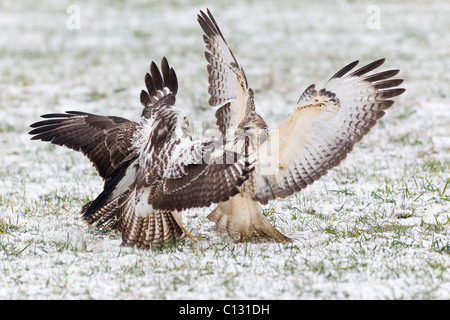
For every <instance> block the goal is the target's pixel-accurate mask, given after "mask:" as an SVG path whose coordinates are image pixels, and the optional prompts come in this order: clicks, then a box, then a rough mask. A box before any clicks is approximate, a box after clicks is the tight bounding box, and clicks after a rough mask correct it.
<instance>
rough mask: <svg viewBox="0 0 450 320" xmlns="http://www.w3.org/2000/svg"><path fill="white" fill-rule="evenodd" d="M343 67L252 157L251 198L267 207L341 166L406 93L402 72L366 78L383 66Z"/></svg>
mask: <svg viewBox="0 0 450 320" xmlns="http://www.w3.org/2000/svg"><path fill="white" fill-rule="evenodd" d="M357 63H358V61H355V62H352V63H351V64H349V65H347V66H346V67H344V68H343V69H342V70H340V71H339V72H337V73H336V74H335V75H334V76H333V77H331V79H330V80H329V81H328V82H327V84H326V85H325V86H324V88H323V89H321V90H319V91H316V90H315V86H314V85H312V86H310V87H308V88H307V89H306V90H305V92H304V93H303V94H302V95H301V97H300V99H299V101H298V103H297V106H296V108H295V110H294V111H293V112H292V114H291V115H290V116H289V117H288V118H287V119H286V121H285V122H283V123H282V124H281V126H280V127H279V128H278V129H277V130H274V132H272V133H271V134H270V136H269V137H268V139H267V140H266V141H265V142H264V143H263V144H261V145H260V147H259V148H258V150H257V151H256V152H255V153H254V154H252V155H251V157H250V162H252V161H255V162H256V166H255V173H254V175H255V176H256V177H255V181H256V185H255V188H254V190H255V191H254V194H253V198H254V199H255V200H258V201H260V202H261V203H263V204H266V203H267V202H268V201H269V200H272V199H275V198H277V197H286V196H289V195H291V194H293V193H294V192H297V191H300V190H301V189H303V188H305V187H306V186H307V185H309V184H311V183H313V182H314V181H315V180H317V179H319V178H320V177H322V176H323V175H325V174H326V173H327V172H328V170H330V169H331V168H333V167H335V166H337V165H338V164H339V163H340V162H341V161H342V160H344V159H345V158H346V157H347V154H348V153H349V152H351V150H352V149H353V147H354V145H355V143H357V142H359V141H360V140H361V139H362V138H363V136H364V135H366V134H367V133H368V132H369V130H370V128H372V127H373V126H374V125H375V124H376V122H377V120H378V119H380V118H381V117H382V116H383V115H384V114H385V113H384V110H386V109H388V108H389V107H391V106H392V104H393V103H394V101H393V100H388V99H390V98H393V97H396V96H398V95H400V94H402V93H403V92H404V91H405V89H402V88H396V86H398V85H400V84H401V83H402V82H403V80H402V79H390V78H391V77H393V76H395V75H396V74H397V73H398V70H388V71H383V72H379V73H376V74H372V75H368V73H369V72H371V71H373V70H375V69H376V68H378V67H379V66H381V65H382V64H383V63H384V59H380V60H377V61H374V62H372V63H370V64H368V65H366V66H364V67H362V68H360V69H357V70H356V71H354V72H352V73H349V72H351V70H352V69H353V68H354V67H355V66H356V65H357Z"/></svg>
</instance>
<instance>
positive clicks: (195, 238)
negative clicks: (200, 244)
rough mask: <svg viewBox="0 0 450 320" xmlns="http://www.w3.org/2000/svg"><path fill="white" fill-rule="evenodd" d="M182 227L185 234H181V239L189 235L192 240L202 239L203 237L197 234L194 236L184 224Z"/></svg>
mask: <svg viewBox="0 0 450 320" xmlns="http://www.w3.org/2000/svg"><path fill="white" fill-rule="evenodd" d="M181 229H182V230H183V232H184V234H183V235H182V236H181V239H182V240H184V238H186V237H188V238H189V239H191V240H197V241H200V240H201V239H200V238H199V237H197V236H194V235H193V234H192V233H190V232H189V231H187V229H186V228H185V227H184V226H183V227H181Z"/></svg>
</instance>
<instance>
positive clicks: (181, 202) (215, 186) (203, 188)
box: [150, 140, 253, 211]
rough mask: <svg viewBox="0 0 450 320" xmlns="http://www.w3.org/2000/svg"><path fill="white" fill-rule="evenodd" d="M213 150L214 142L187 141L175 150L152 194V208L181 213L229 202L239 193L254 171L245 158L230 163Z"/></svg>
mask: <svg viewBox="0 0 450 320" xmlns="http://www.w3.org/2000/svg"><path fill="white" fill-rule="evenodd" d="M214 151H215V149H214V141H212V140H210V141H193V142H191V141H189V142H188V141H186V142H185V143H184V144H180V145H179V146H178V147H177V148H176V149H174V151H173V153H172V154H171V155H170V158H169V159H168V162H167V164H166V166H165V172H164V176H163V178H162V181H161V183H160V184H159V186H158V188H157V189H156V190H154V192H153V195H152V198H151V201H150V202H151V203H152V206H153V207H154V208H156V209H161V210H178V211H181V210H183V209H188V208H195V207H205V206H209V205H211V204H212V203H218V202H220V201H226V200H228V199H229V198H230V197H232V196H234V195H236V194H237V193H239V190H238V187H239V186H241V185H242V184H243V183H244V182H245V181H246V180H247V179H248V174H249V172H251V171H252V170H253V169H252V168H251V166H250V165H249V164H248V163H247V162H246V160H245V159H244V158H241V159H237V161H229V162H227V161H225V160H226V157H225V154H221V155H220V156H214V157H213V156H212V155H213V153H214ZM220 152H222V151H220ZM234 156H235V158H237V157H238V155H237V154H234Z"/></svg>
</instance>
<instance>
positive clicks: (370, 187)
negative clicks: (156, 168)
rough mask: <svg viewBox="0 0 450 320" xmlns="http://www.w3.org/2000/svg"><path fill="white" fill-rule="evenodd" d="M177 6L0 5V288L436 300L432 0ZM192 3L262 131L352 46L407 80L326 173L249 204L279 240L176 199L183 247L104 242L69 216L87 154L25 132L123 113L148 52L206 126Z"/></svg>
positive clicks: (436, 39) (449, 155)
mask: <svg viewBox="0 0 450 320" xmlns="http://www.w3.org/2000/svg"><path fill="white" fill-rule="evenodd" d="M186 2H187V1H186ZM190 2H191V3H190V4H180V3H179V2H178V1H160V2H156V1H136V2H132V3H130V2H122V1H96V2H93V1H81V0H80V1H77V2H76V3H72V2H71V1H56V0H55V1H44V2H43V3H42V4H41V2H39V4H38V2H36V1H31V0H30V1H20V2H18V1H13V0H10V1H2V2H1V4H0V29H1V32H0V74H1V80H0V145H1V150H0V164H1V165H0V298H1V299H61V298H62V299H181V298H187V299H227V298H237V299H241V298H248V299H450V268H449V267H450V213H449V211H450V106H449V100H450V99H449V94H450V92H449V83H450V76H449V74H450V73H449V72H448V70H450V34H449V33H448V32H447V31H448V30H449V28H450V20H449V19H448V17H449V14H450V4H449V2H448V1H446V0H442V1H396V2H395V3H391V2H377V1H370V2H356V1H338V2H335V1H322V2H306V1H305V2H302V1H296V0H277V1H269V0H264V1H248V2H244V1H227V2H221V3H215V2H213V1H209V2H208V3H207V4H206V3H205V1H190ZM183 3H185V2H183ZM71 5H76V6H77V7H70V6H71ZM207 6H208V7H209V8H210V9H211V10H212V12H213V13H214V15H215V17H216V19H217V21H218V23H219V25H220V26H221V28H222V31H223V32H224V34H225V37H226V38H227V40H228V43H229V45H230V46H231V47H232V48H233V50H234V53H235V55H236V56H237V58H238V60H239V61H240V62H241V63H242V64H243V66H244V68H245V71H246V73H247V76H248V79H249V82H250V85H251V86H252V87H254V89H255V91H256V99H257V109H258V110H259V112H260V113H261V114H262V115H263V116H264V117H265V119H266V120H268V122H269V124H270V125H271V126H272V127H274V126H276V125H277V124H279V123H281V121H283V119H284V118H285V117H287V115H288V114H289V113H290V110H292V107H293V105H294V103H295V101H296V100H297V98H298V96H299V95H300V93H301V92H302V91H303V90H304V89H305V88H306V87H307V86H308V85H310V84H312V83H316V84H317V85H319V86H320V85H321V84H323V83H324V82H325V81H326V80H327V79H328V78H329V77H330V76H331V75H332V74H333V73H335V72H336V71H337V70H338V69H339V68H341V67H342V66H344V65H346V64H347V63H349V62H351V61H353V60H356V59H360V60H361V61H362V63H368V62H371V61H372V60H374V59H378V58H381V57H385V58H386V59H387V62H386V65H385V68H400V69H401V73H400V76H401V77H403V78H404V79H405V83H404V87H405V88H406V89H407V92H406V93H405V94H404V95H403V96H401V97H400V98H399V99H397V103H396V104H395V105H394V107H393V108H392V109H391V110H389V111H388V113H387V115H386V117H385V118H383V119H382V120H381V121H380V122H379V124H378V125H377V126H376V127H375V128H374V129H373V130H372V131H371V132H370V134H369V135H368V136H367V137H366V138H365V139H363V141H362V142H361V143H360V144H359V145H358V146H357V147H356V148H355V150H354V152H353V153H352V154H351V155H350V156H349V157H348V158H347V160H346V161H345V162H344V163H343V164H342V165H341V166H340V167H339V168H337V169H335V170H333V171H331V172H330V173H329V175H328V176H326V177H324V178H323V179H321V180H320V181H318V182H316V183H315V184H314V185H313V186H311V187H309V188H307V189H306V190H304V191H303V192H301V193H300V194H297V195H294V196H292V197H290V198H287V199H284V200H279V201H276V202H272V203H271V204H270V205H268V206H266V207H265V213H266V214H267V215H268V216H269V218H270V219H271V221H272V222H273V223H274V224H275V225H276V227H277V228H279V229H280V230H281V231H282V232H283V233H284V234H286V235H288V236H290V237H293V238H294V239H295V241H294V243H292V244H286V245H284V244H277V243H266V242H263V243H261V242H260V243H258V242H255V243H236V242H234V241H231V240H230V239H228V238H227V237H226V236H222V235H217V234H216V233H215V231H214V229H213V226H212V224H211V223H210V222H209V221H208V220H207V219H206V218H205V217H206V215H207V214H208V212H209V211H210V208H208V209H196V210H189V211H187V212H185V221H186V225H187V227H188V229H189V230H191V231H192V233H194V234H196V235H198V236H200V237H201V238H202V241H200V242H196V243H192V242H182V243H178V244H176V245H175V246H171V247H167V248H163V249H154V250H150V251H142V250H138V249H135V248H124V247H121V246H120V242H121V240H120V236H118V235H117V234H114V233H104V232H101V231H98V230H95V229H92V228H90V227H87V226H85V225H84V224H83V223H82V222H81V221H80V219H79V217H78V212H79V209H80V207H81V205H82V204H83V203H84V202H86V201H87V200H89V199H92V198H93V197H95V196H96V195H97V194H98V193H99V192H100V191H101V187H102V183H101V181H100V179H99V178H98V176H97V175H96V173H95V171H94V169H93V168H92V166H91V165H90V163H89V161H88V160H86V159H85V158H84V157H83V156H82V155H81V154H77V153H75V152H73V151H71V150H68V149H65V148H61V147H55V146H51V145H49V144H46V143H42V142H36V141H30V140H29V136H28V135H27V132H28V131H29V128H28V126H29V124H30V123H32V122H34V121H37V120H38V119H39V115H41V114H43V113H48V112H60V111H64V110H83V111H87V112H93V113H102V114H110V115H119V116H123V117H127V118H130V119H133V120H136V119H137V118H138V116H139V115H140V112H141V107H140V103H139V92H140V90H141V89H142V88H143V87H144V83H143V79H144V74H145V72H147V69H148V66H149V64H150V61H151V60H156V61H157V62H158V63H159V61H160V60H161V58H162V57H163V56H166V57H167V58H168V59H169V62H170V63H171V65H173V66H174V68H175V69H176V71H177V74H178V77H179V81H180V90H179V94H178V100H177V104H178V106H180V107H182V108H183V109H184V110H186V112H187V113H188V115H189V117H190V119H191V120H192V121H196V120H199V119H201V120H203V121H204V126H205V127H206V126H207V125H212V124H213V123H214V117H213V110H211V109H210V108H209V107H207V104H206V101H207V98H208V95H207V90H206V88H207V80H206V79H207V78H206V68H205V61H204V57H203V50H204V49H203V41H202V34H201V29H200V27H199V26H198V24H197V21H196V14H197V12H198V10H200V9H204V8H206V7H207ZM370 6H372V7H370ZM68 8H69V9H70V10H69V13H67V11H66V10H67V9H68ZM73 8H75V11H71V10H72V9H73ZM368 8H369V13H368ZM76 9H79V10H80V11H79V13H80V16H79V17H80V20H79V22H80V25H79V26H80V28H79V29H70V28H68V25H69V27H71V26H75V27H76V26H77V25H76V23H77V21H76V20H75V21H74V20H72V18H74V16H71V14H73V13H74V12H75V13H76ZM373 10H375V11H373ZM377 10H379V12H380V20H376V13H377V12H378V11H377ZM374 14H375V16H374ZM75 18H76V17H75ZM372 18H375V20H373V19H372ZM73 23H75V25H74V24H73Z"/></svg>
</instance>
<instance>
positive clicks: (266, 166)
mask: <svg viewBox="0 0 450 320" xmlns="http://www.w3.org/2000/svg"><path fill="white" fill-rule="evenodd" d="M198 21H199V23H200V26H201V27H202V29H203V31H204V37H203V38H204V41H205V44H206V49H207V51H206V52H205V56H206V60H207V62H208V65H207V70H208V75H209V78H208V80H209V89H208V92H209V94H210V99H209V104H210V105H211V106H213V107H216V106H220V108H219V109H218V110H217V111H216V118H217V125H218V127H219V130H220V131H221V132H222V133H223V135H224V136H225V137H226V141H227V144H226V145H227V147H228V148H230V141H233V143H231V148H230V149H233V150H236V149H237V150H240V151H241V152H244V154H245V155H247V156H248V159H249V162H250V163H254V164H255V170H254V171H253V172H252V173H251V174H250V178H249V180H247V181H246V182H245V183H244V184H243V185H242V186H241V187H240V191H241V192H240V193H239V194H237V195H236V196H234V197H233V198H231V199H230V200H229V201H227V202H224V203H219V204H218V205H217V207H216V209H215V210H214V211H213V212H212V213H211V214H210V215H209V216H208V218H209V219H210V220H211V221H214V222H216V227H217V229H218V231H219V232H225V231H227V232H228V234H229V235H230V236H232V237H240V238H241V239H243V238H244V237H247V236H268V237H270V238H273V239H275V240H277V241H282V242H284V241H289V238H288V237H286V236H284V235H282V234H281V233H280V232H279V231H278V230H276V229H275V228H274V227H273V226H272V225H271V224H270V223H269V221H268V220H267V218H266V217H265V216H264V215H263V214H262V210H261V207H260V205H259V204H258V202H259V203H261V204H267V203H268V202H269V201H270V200H273V199H276V198H284V197H287V196H289V195H292V194H293V193H294V192H298V191H300V190H301V189H303V188H306V186H308V185H309V184H311V183H313V182H314V181H315V180H317V179H319V178H320V177H322V176H324V175H325V174H326V173H327V172H328V170H330V169H331V168H333V167H335V166H337V165H338V164H339V163H340V162H341V161H342V160H343V159H345V157H346V156H347V154H348V153H349V152H350V151H351V150H352V149H353V146H354V145H355V143H357V142H358V141H360V140H361V139H362V137H363V136H364V135H365V134H367V133H368V132H369V130H370V128H371V127H373V126H374V125H375V123H376V121H377V120H378V119H379V118H381V117H382V116H383V115H384V110H386V109H388V108H389V107H391V106H392V104H393V103H394V101H393V100H390V98H392V97H395V96H398V95H400V94H402V93H403V92H404V91H405V90H404V89H401V88H396V86H398V85H400V84H401V83H402V82H403V80H402V79H390V78H392V77H393V76H395V75H396V74H397V73H398V70H388V71H383V72H379V73H375V74H369V73H370V72H371V71H373V70H375V69H376V68H378V67H379V66H381V65H382V64H383V63H384V59H380V60H377V61H375V62H373V63H370V64H368V65H366V66H364V67H362V68H360V69H358V70H356V71H353V72H352V70H353V69H354V68H355V67H356V65H357V64H358V61H355V62H353V63H351V64H349V65H347V66H346V67H344V68H343V69H342V70H340V71H339V72H337V73H336V74H335V75H334V76H333V77H331V79H330V80H329V81H328V82H327V83H326V85H325V86H324V87H323V88H322V89H320V90H316V88H315V85H311V86H310V87H308V88H307V89H306V90H305V91H304V92H303V94H302V95H301V97H300V99H299V100H298V102H297V105H296V107H295V108H294V110H293V112H292V113H291V115H290V116H289V117H288V118H287V119H286V120H285V121H284V122H283V123H282V124H281V125H280V127H279V128H277V129H275V130H273V131H272V132H271V133H270V134H269V131H268V128H267V124H266V123H265V122H264V120H263V118H262V117H261V116H260V115H258V114H257V113H256V109H255V107H254V100H253V91H252V89H251V88H249V87H248V82H247V79H246V76H245V73H244V70H243V68H242V66H241V65H240V64H239V63H238V62H237V60H236V58H235V56H234V54H233V53H232V52H231V50H230V48H229V47H228V45H227V43H226V41H225V39H224V37H223V35H222V32H221V31H220V29H219V27H218V25H217V23H216V21H215V19H214V17H213V16H212V14H211V12H210V11H209V10H208V11H207V12H206V13H205V12H202V11H201V12H200V14H199V15H198ZM234 134H237V135H238V137H240V138H241V139H235V138H234Z"/></svg>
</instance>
